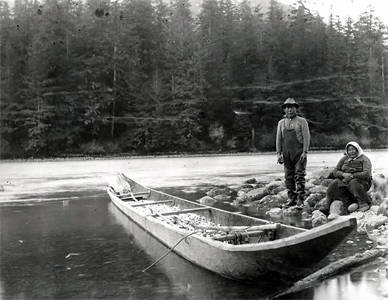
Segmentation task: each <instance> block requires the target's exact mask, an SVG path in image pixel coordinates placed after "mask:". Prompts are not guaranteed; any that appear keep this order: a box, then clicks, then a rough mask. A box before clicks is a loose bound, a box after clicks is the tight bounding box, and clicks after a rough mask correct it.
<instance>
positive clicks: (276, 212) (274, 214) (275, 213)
mask: <svg viewBox="0 0 388 300" xmlns="http://www.w3.org/2000/svg"><path fill="white" fill-rule="evenodd" d="M266 214H267V215H269V216H270V217H271V218H281V217H282V215H283V210H282V209H281V208H279V207H274V208H271V209H270V210H269V211H267V212H266Z"/></svg>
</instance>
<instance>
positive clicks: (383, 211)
mask: <svg viewBox="0 0 388 300" xmlns="http://www.w3.org/2000/svg"><path fill="white" fill-rule="evenodd" d="M377 214H378V215H383V216H388V199H387V200H384V201H383V202H382V203H381V204H380V205H379V208H378V209H377Z"/></svg>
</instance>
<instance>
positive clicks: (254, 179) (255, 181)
mask: <svg viewBox="0 0 388 300" xmlns="http://www.w3.org/2000/svg"><path fill="white" fill-rule="evenodd" d="M244 183H246V184H255V183H257V180H256V178H250V179H247V180H245V181H244Z"/></svg>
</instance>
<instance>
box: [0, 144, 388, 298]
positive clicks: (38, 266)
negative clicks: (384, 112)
mask: <svg viewBox="0 0 388 300" xmlns="http://www.w3.org/2000/svg"><path fill="white" fill-rule="evenodd" d="M340 155H341V154H340V152H337V153H313V154H311V155H310V156H309V172H310V173H313V172H315V171H317V170H319V169H321V168H323V167H325V166H329V167H331V166H334V165H335V163H336V161H337V160H338V158H339V157H340ZM368 155H369V157H370V158H371V159H372V163H373V164H374V167H375V171H377V172H382V173H384V174H388V172H387V171H388V170H387V166H386V162H387V161H388V152H387V151H374V152H370V153H368ZM274 161H275V156H274V155H271V154H264V155H246V156H220V157H188V158H136V159H117V160H93V161H42V162H2V163H0V184H1V185H3V188H4V191H3V192H1V193H0V203H1V204H0V226H1V227H0V234H1V235H0V242H1V244H0V298H2V299H32V298H35V299H42V298H46V299H59V298H65V299H66V298H73V299H84V298H108V299H121V298H126V299H226V298H227V299H260V298H262V297H264V296H266V295H269V294H271V293H274V292H277V291H279V287H276V286H261V285H258V286H249V285H244V284H241V283H237V282H233V281H230V280H227V279H223V278H221V277H220V276H217V275H214V274H212V273H210V272H208V271H205V270H202V269H200V268H198V267H196V266H193V265H192V264H190V263H188V262H187V261H185V260H183V259H181V258H180V257H178V256H176V255H175V254H170V255H168V256H167V257H166V258H165V259H164V260H162V261H161V262H160V263H159V264H157V265H156V266H154V267H153V268H151V269H150V270H148V271H147V272H146V273H143V272H142V270H143V269H144V268H146V267H147V266H149V265H150V264H152V263H153V262H154V261H155V260H156V259H158V258H159V257H160V256H162V255H163V254H164V253H165V252H166V251H167V250H168V249H166V248H165V247H164V246H163V245H161V244H160V243H159V242H157V241H156V240H155V239H154V238H152V237H150V236H149V235H148V234H146V233H145V232H144V231H143V230H141V229H140V228H139V227H138V226H137V225H136V224H134V223H133V222H131V221H130V220H129V219H128V218H127V217H126V216H125V215H123V214H122V213H121V212H120V211H119V210H118V209H117V208H116V207H114V206H113V205H112V204H111V203H110V202H109V199H108V196H107V195H106V194H105V191H104V188H105V185H106V184H107V183H108V182H109V181H110V180H111V179H112V178H113V177H114V176H115V174H116V173H117V172H125V173H126V174H127V175H128V176H130V177H132V178H134V179H136V180H138V181H139V182H141V183H144V184H145V185H148V186H150V187H155V188H159V189H162V190H164V191H168V192H170V193H174V194H176V195H180V196H182V195H183V196H185V197H186V198H189V199H192V200H195V199H198V198H199V197H200V196H202V195H203V193H204V191H205V190H206V189H207V188H208V187H209V186H211V185H214V184H228V185H231V186H233V185H237V184H240V183H241V182H242V181H244V180H245V179H248V178H252V177H256V178H258V179H263V180H268V179H271V178H277V177H281V176H282V169H281V166H278V165H275V164H274ZM347 241H348V243H344V244H343V245H342V246H341V247H339V249H338V250H336V251H335V252H334V253H333V254H332V255H331V256H329V257H328V258H327V259H326V260H325V261H324V262H322V264H327V263H328V262H330V261H332V260H335V259H338V258H340V257H343V256H345V255H347V254H349V253H355V252H357V251H362V250H363V249H368V248H370V247H371V245H370V244H368V243H367V240H366V238H365V237H363V236H359V235H353V236H351V237H350V238H349V239H348V240H347ZM386 266H388V262H386V261H384V260H380V261H378V262H376V263H375V264H374V265H370V266H367V267H364V268H363V269H359V270H355V271H353V272H352V273H350V274H346V275H344V276H340V277H337V278H335V279H332V280H328V281H325V282H323V283H322V284H321V285H320V286H318V287H316V288H314V289H309V290H306V291H303V292H301V293H298V294H294V295H290V296H288V297H287V299H333V300H335V299H384V298H385V297H387V299H388V280H387V268H386Z"/></svg>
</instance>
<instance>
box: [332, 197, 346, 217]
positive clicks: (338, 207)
mask: <svg viewBox="0 0 388 300" xmlns="http://www.w3.org/2000/svg"><path fill="white" fill-rule="evenodd" d="M345 214H346V207H345V205H344V203H343V202H342V201H340V200H334V201H333V202H332V203H331V204H330V215H338V216H342V215H345Z"/></svg>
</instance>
